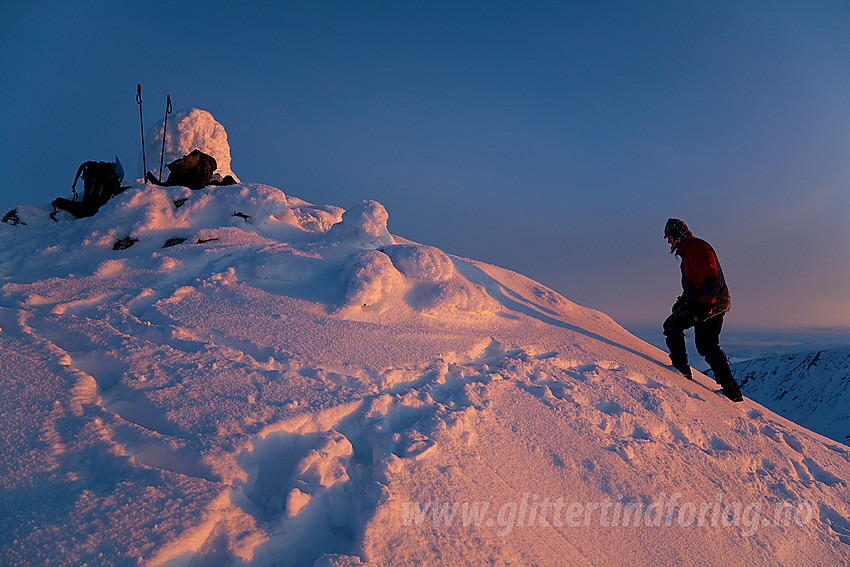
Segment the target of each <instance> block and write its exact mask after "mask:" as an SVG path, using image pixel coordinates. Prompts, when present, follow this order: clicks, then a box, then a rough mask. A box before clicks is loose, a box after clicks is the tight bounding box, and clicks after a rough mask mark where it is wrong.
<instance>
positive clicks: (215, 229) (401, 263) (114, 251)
mask: <svg viewBox="0 0 850 567" xmlns="http://www.w3.org/2000/svg"><path fill="white" fill-rule="evenodd" d="M198 112H200V111H198ZM179 117H180V113H178V116H177V117H175V118H176V119H175V120H174V122H175V123H176V124H179V123H180V118H179ZM171 123H172V120H169V128H170V127H171ZM178 128H179V127H178ZM222 131H223V130H222ZM187 147H188V146H187ZM181 151H182V150H181ZM157 158H158V155H157ZM157 161H158V159H157ZM157 166H158V164H157ZM15 211H16V218H17V219H18V220H19V221H20V222H17V223H15V224H12V223H8V222H5V223H4V222H0V240H2V241H3V246H2V247H0V329H2V332H0V357H2V360H3V364H2V365H0V455H2V457H0V484H2V486H3V490H4V496H6V498H5V499H3V500H0V515H1V516H2V517H5V518H9V520H8V521H7V522H6V524H4V527H7V528H8V529H4V530H0V550H2V553H3V558H4V560H5V563H8V564H10V565H11V564H15V565H24V564H26V565H33V564H45V563H51V564H58V565H71V564H73V565H82V564H90V565H94V564H97V565H105V564H122V565H152V566H155V565H172V566H177V565H210V564H215V565H222V566H229V565H242V566H245V567H249V566H252V567H259V566H268V565H275V564H280V563H281V562H282V561H283V562H285V563H286V564H287V565H298V566H305V567H310V566H314V567H327V566H330V565H334V566H337V565H340V566H341V565H348V566H353V565H362V564H369V565H383V564H387V561H388V560H389V561H390V562H391V563H392V564H393V565H412V564H420V565H421V564H441V565H462V564H476V565H492V564H501V563H506V562H510V563H512V564H522V565H526V564H540V565H566V564H569V565H623V564H630V565H658V564H668V563H680V564H686V565H702V564H706V563H709V564H715V565H719V564H723V565H739V564H740V565H744V564H746V565H773V564H784V565H812V566H813V565H840V564H841V565H843V564H846V557H847V549H848V545H850V536H848V534H850V510H848V506H847V503H848V502H850V489H848V485H850V462H848V461H850V449H848V448H847V447H846V446H845V445H841V444H839V443H835V442H830V441H828V440H827V439H825V438H822V437H820V436H819V435H817V434H815V433H812V432H810V431H806V430H805V429H803V428H802V427H800V426H798V425H796V424H794V423H791V422H788V421H786V420H784V419H783V418H781V417H779V416H777V415H775V414H773V413H772V412H770V411H769V410H767V409H765V408H762V407H761V406H759V405H758V404H756V403H754V402H752V401H751V400H746V401H744V402H742V403H741V404H733V403H732V402H730V401H729V400H727V399H726V398H725V397H723V396H722V395H718V394H717V393H716V392H715V391H714V388H713V385H712V382H711V381H710V380H709V379H707V378H706V377H705V376H704V375H702V374H699V373H695V376H694V378H695V381H687V380H684V379H683V378H682V377H681V376H680V375H679V374H678V373H676V372H674V371H672V370H671V369H670V368H669V367H668V366H667V364H668V361H669V359H668V357H667V355H666V353H664V352H662V351H659V350H658V349H656V348H654V347H652V346H651V345H649V344H647V343H645V342H643V341H641V340H639V339H637V338H636V337H634V336H632V335H630V334H629V333H628V332H626V331H625V329H623V328H622V327H620V326H619V325H617V324H616V323H615V322H614V321H613V320H611V319H610V318H608V317H607V316H605V315H603V314H601V313H599V312H596V311H593V310H591V309H587V308H583V307H580V306H578V305H576V304H574V303H572V302H570V301H569V300H567V299H565V298H564V297H562V296H561V295H559V294H557V293H555V292H554V291H552V290H550V289H548V288H546V287H545V286H543V285H541V284H539V283H537V282H535V281H533V280H530V279H528V278H526V277H524V276H522V275H520V274H517V273H514V272H510V271H508V270H505V269H502V268H498V267H496V266H492V265H488V264H485V263H483V262H478V261H475V260H472V259H467V258H460V257H457V256H453V255H450V254H447V253H446V252H443V251H442V250H439V249H437V248H434V247H431V246H426V245H422V244H418V243H414V242H411V241H408V240H405V239H404V238H402V237H400V236H393V235H391V234H390V233H389V232H388V230H387V219H388V214H387V211H386V209H385V208H384V207H383V206H382V205H381V204H380V203H378V202H376V201H363V202H361V203H360V204H359V205H356V206H354V207H351V208H350V209H348V210H343V209H341V208H339V207H335V206H331V205H314V204H311V203H308V202H306V201H303V200H301V199H299V198H296V197H293V196H290V195H286V194H284V192H283V191H280V190H279V189H276V188H274V187H269V186H266V185H260V184H236V185H230V186H213V187H206V188H204V189H201V190H196V191H193V190H190V189H188V188H186V187H156V186H154V185H152V184H145V183H140V182H139V183H135V184H133V185H132V186H131V187H130V188H129V189H127V190H126V191H124V192H123V193H121V194H119V195H117V196H116V197H114V198H113V199H112V200H110V201H109V202H108V203H107V204H106V205H104V206H103V207H102V208H101V209H100V211H99V212H98V213H97V214H96V215H95V216H93V217H88V218H83V219H76V220H73V219H70V218H68V217H63V216H59V217H58V222H53V221H52V220H50V218H49V217H48V216H47V213H48V211H47V210H45V209H41V208H39V207H36V206H35V205H27V206H21V207H18V208H17V209H16V210H15ZM576 269H580V267H576ZM812 364H814V361H813V362H812ZM745 392H746V393H749V392H747V390H746V389H745ZM9 558H10V559H9ZM5 563H4V564H5Z"/></svg>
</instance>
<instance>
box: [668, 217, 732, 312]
mask: <svg viewBox="0 0 850 567" xmlns="http://www.w3.org/2000/svg"><path fill="white" fill-rule="evenodd" d="M676 254H677V255H678V256H681V257H682V290H683V291H684V292H685V298H686V299H687V300H689V301H702V302H706V303H711V304H713V305H714V306H715V307H714V308H713V309H712V311H714V312H721V311H728V310H729V308H730V307H731V299H730V297H729V288H727V287H726V279H725V278H724V277H723V270H722V269H721V268H720V262H718V260H717V254H716V253H715V252H714V249H713V248H712V247H711V245H710V244H709V243H708V242H706V241H705V240H702V239H700V238H697V237H696V236H694V235H693V234H691V235H690V236H688V237H687V238H686V239H685V241H684V242H682V244H680V245H679V247H678V248H677V249H676Z"/></svg>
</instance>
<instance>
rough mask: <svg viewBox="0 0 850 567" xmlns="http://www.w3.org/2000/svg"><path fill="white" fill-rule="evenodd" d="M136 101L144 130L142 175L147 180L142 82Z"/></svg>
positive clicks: (140, 125)
mask: <svg viewBox="0 0 850 567" xmlns="http://www.w3.org/2000/svg"><path fill="white" fill-rule="evenodd" d="M136 102H137V103H139V127H140V128H141V130H142V177H144V178H145V180H146V181H147V175H148V166H147V163H145V121H144V120H142V83H139V86H138V88H137V89H136Z"/></svg>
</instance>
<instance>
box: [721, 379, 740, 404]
mask: <svg viewBox="0 0 850 567" xmlns="http://www.w3.org/2000/svg"><path fill="white" fill-rule="evenodd" d="M723 395H724V396H726V397H727V398H729V399H730V400H732V401H733V402H743V401H744V396H743V395H741V388H740V387H739V386H738V383H737V382H734V381H733V382H732V383H731V384H725V385H724V386H723Z"/></svg>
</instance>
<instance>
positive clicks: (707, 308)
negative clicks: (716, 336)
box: [692, 301, 714, 323]
mask: <svg viewBox="0 0 850 567" xmlns="http://www.w3.org/2000/svg"><path fill="white" fill-rule="evenodd" d="M713 308H714V305H713V304H711V303H708V302H707V301H695V302H694V306H693V311H692V312H693V314H694V321H696V322H697V323H702V322H703V321H707V320H708V319H710V318H711V315H712V313H711V310H712V309H713Z"/></svg>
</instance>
